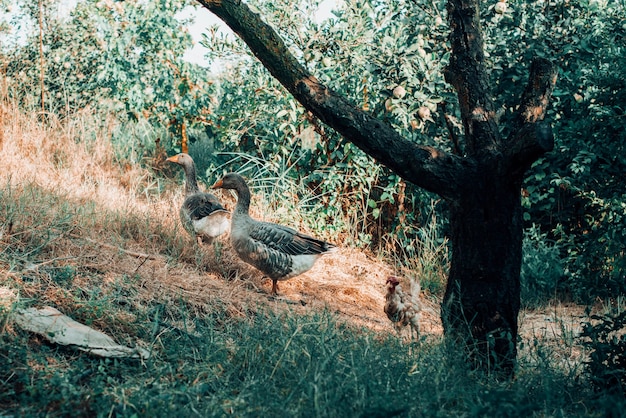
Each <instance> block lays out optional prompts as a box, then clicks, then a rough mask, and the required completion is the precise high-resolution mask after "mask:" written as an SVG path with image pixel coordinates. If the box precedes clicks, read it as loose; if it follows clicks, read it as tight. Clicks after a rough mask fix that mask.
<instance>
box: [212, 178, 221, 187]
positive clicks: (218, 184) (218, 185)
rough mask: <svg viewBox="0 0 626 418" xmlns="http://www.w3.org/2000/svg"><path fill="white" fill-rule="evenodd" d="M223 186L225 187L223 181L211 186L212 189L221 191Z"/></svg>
mask: <svg viewBox="0 0 626 418" xmlns="http://www.w3.org/2000/svg"><path fill="white" fill-rule="evenodd" d="M222 186H223V183H222V179H219V180H218V181H216V182H215V184H214V185H213V186H211V189H219V188H221V187H222Z"/></svg>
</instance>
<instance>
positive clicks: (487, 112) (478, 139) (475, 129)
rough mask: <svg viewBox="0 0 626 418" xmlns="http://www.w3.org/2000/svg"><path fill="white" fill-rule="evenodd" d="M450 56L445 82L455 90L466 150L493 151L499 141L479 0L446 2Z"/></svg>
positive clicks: (468, 151)
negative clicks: (487, 69)
mask: <svg viewBox="0 0 626 418" xmlns="http://www.w3.org/2000/svg"><path fill="white" fill-rule="evenodd" d="M447 8H448V16H449V19H450V29H451V32H450V44H451V47H452V54H451V55H450V63H449V64H448V67H447V68H446V70H445V73H444V75H445V78H446V81H447V82H448V83H450V84H452V86H454V88H455V89H456V91H457V95H458V98H459V105H460V110H461V118H462V120H463V126H464V128H465V142H466V147H465V151H466V152H467V154H468V156H472V155H475V154H478V153H481V152H483V151H489V150H492V151H495V150H496V149H497V146H498V144H499V143H500V141H501V138H500V134H499V130H498V126H497V123H496V119H495V112H494V109H493V102H492V99H491V90H490V88H489V80H488V77H487V71H485V63H484V60H485V56H484V51H483V38H482V31H481V27H480V10H479V2H478V0H450V1H448V5H447Z"/></svg>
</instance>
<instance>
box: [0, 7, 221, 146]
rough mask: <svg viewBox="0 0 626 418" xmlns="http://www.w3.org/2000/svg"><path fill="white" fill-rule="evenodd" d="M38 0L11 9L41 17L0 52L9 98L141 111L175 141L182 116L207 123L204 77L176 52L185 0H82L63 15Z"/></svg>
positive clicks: (139, 116) (48, 107)
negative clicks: (35, 25) (40, 6)
mask: <svg viewBox="0 0 626 418" xmlns="http://www.w3.org/2000/svg"><path fill="white" fill-rule="evenodd" d="M44 3H45V6H44V8H43V9H42V10H41V11H40V10H38V9H37V8H34V9H32V10H30V12H28V10H29V9H28V8H27V9H25V11H24V13H22V14H21V15H19V14H18V16H20V17H22V20H24V21H25V23H24V24H27V22H29V21H31V22H32V21H34V22H37V21H40V28H41V32H39V31H35V32H27V36H26V40H25V43H24V45H16V46H15V47H14V48H12V49H9V50H8V51H6V56H4V57H2V58H3V68H4V72H5V75H6V77H7V78H6V79H7V86H6V88H7V95H8V97H9V98H11V99H14V100H17V101H19V102H20V103H22V105H23V106H24V107H25V108H35V109H36V108H38V107H39V108H40V109H41V110H42V111H46V112H50V113H58V114H63V115H65V116H66V117H67V116H68V115H69V114H71V113H73V112H76V111H77V110H79V109H83V108H85V107H91V108H95V109H99V111H101V112H103V113H104V112H113V113H115V114H116V115H117V116H118V118H121V120H122V121H125V120H130V121H138V120H144V119H145V120H147V121H148V122H149V123H150V124H152V125H153V126H165V127H167V128H168V129H170V130H171V132H172V134H174V135H175V138H176V140H175V141H174V144H176V143H177V142H178V139H179V138H180V137H181V135H182V134H183V131H182V129H183V126H184V125H185V124H187V125H192V126H193V125H194V124H200V125H206V124H208V123H210V121H209V114H210V111H211V107H212V103H211V97H212V94H213V93H212V91H211V83H210V82H209V81H208V80H207V79H206V76H205V75H204V74H203V72H202V70H201V69H199V68H198V67H197V66H195V65H192V64H190V63H188V62H186V61H184V60H183V59H182V57H183V54H184V52H185V51H186V49H188V48H190V47H191V36H190V35H189V33H188V32H187V30H186V29H185V26H184V24H185V22H180V21H178V20H177V19H176V18H175V17H174V16H175V14H176V13H177V12H178V11H179V10H181V9H182V8H183V7H184V6H185V5H186V4H187V1H185V0H173V1H170V0H160V1H155V2H143V1H130V2H115V1H112V0H104V1H96V0H85V1H81V2H78V4H77V5H76V7H75V8H74V9H73V10H72V12H71V14H70V16H69V17H68V18H67V19H66V20H63V19H57V18H54V17H53V15H52V12H51V11H52V10H53V6H54V4H53V3H48V2H44ZM16 18H17V17H16ZM29 18H30V20H29ZM40 18H41V19H40ZM40 33H41V39H40V38H39V36H40ZM40 42H41V45H42V47H43V49H41V50H42V51H43V56H41V54H40ZM42 87H43V92H42ZM42 95H43V97H44V103H43V104H41V103H40V97H41V96H42Z"/></svg>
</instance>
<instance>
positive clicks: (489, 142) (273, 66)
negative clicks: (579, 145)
mask: <svg viewBox="0 0 626 418" xmlns="http://www.w3.org/2000/svg"><path fill="white" fill-rule="evenodd" d="M198 1H199V3H200V4H202V5H203V6H204V7H206V8H207V9H208V10H210V11H211V12H213V13H214V14H215V15H217V16H218V17H219V18H220V19H222V20H223V21H224V22H225V23H226V24H227V25H228V26H229V27H230V28H231V29H232V30H233V31H234V32H235V33H236V34H237V35H238V36H239V37H240V38H241V39H242V40H243V41H244V42H245V43H246V44H247V45H248V47H249V48H250V50H251V51H252V53H253V54H254V55H255V56H256V57H257V58H258V59H259V60H260V61H261V62H262V64H263V65H264V66H265V67H266V68H267V69H268V70H269V71H270V73H271V74H272V75H273V76H274V77H275V78H276V79H277V80H278V81H279V82H280V83H281V84H282V85H283V86H284V87H285V88H286V89H287V90H288V91H289V92H290V93H291V94H292V95H293V96H294V97H295V98H296V100H298V101H299V102H300V103H301V104H302V105H303V106H304V107H305V108H306V109H307V110H308V111H310V112H312V113H313V114H314V115H315V116H316V117H317V118H319V119H320V120H321V121H322V122H324V123H325V124H327V125H328V126H330V127H332V128H333V129H335V130H336V131H337V132H338V133H340V134H341V135H343V136H344V137H345V138H346V139H347V140H348V141H350V142H352V143H353V144H355V145H356V146H358V147H359V148H360V149H361V150H363V151H364V152H365V153H367V154H368V155H370V156H371V157H373V158H375V159H376V160H377V161H378V162H379V163H381V164H384V165H385V166H387V167H389V168H390V169H391V170H393V171H394V172H395V173H397V174H398V175H400V176H401V177H403V178H404V179H405V180H407V181H410V182H412V183H413V184H415V185H417V186H419V187H422V188H424V189H426V190H429V191H431V192H434V193H437V194H438V195H440V196H441V197H443V198H444V199H446V200H447V201H448V202H449V204H450V207H451V211H450V225H451V237H450V243H451V249H452V259H451V266H450V275H449V278H448V284H447V289H446V294H445V297H444V302H443V304H442V320H443V324H444V330H445V334H446V335H447V336H449V337H452V338H453V339H455V340H457V341H458V342H460V343H461V344H462V346H463V347H464V348H465V349H467V350H468V354H469V357H470V359H471V360H472V362H473V363H474V364H476V365H477V366H480V367H483V368H486V369H488V370H498V371H500V372H503V373H504V374H505V375H509V376H510V375H512V373H513V370H514V365H515V359H516V355H517V348H516V346H517V315H518V312H519V305H520V301H519V294H520V286H519V276H520V266H521V257H522V250H521V249H522V208H521V202H520V189H521V183H522V180H523V176H524V173H525V172H526V170H527V169H528V168H529V167H530V165H531V164H532V163H533V162H534V161H535V160H536V159H537V158H539V156H541V155H542V154H543V153H545V152H547V151H550V150H551V149H552V147H553V137H552V131H551V128H550V126H549V125H548V124H546V123H544V122H542V120H543V117H544V115H545V111H546V107H547V105H548V102H549V100H550V95H551V92H552V88H553V87H554V84H555V82H556V67H555V66H554V65H552V64H551V63H550V62H549V61H547V60H543V59H537V60H535V61H534V62H533V63H532V65H531V70H530V77H529V81H528V85H527V86H526V90H525V92H524V94H523V95H522V97H521V99H520V104H519V107H518V109H517V114H516V118H515V122H514V126H513V127H512V128H513V129H512V132H513V133H512V134H511V135H510V136H509V137H508V138H502V137H501V135H500V130H499V128H498V122H497V120H496V118H495V112H494V109H493V101H492V98H491V92H490V89H489V80H488V75H487V72H486V71H485V67H484V54H483V41H482V32H481V27H480V16H479V7H478V6H479V2H478V0H449V1H448V6H447V9H448V17H449V21H450V28H451V34H450V42H451V45H452V55H451V61H450V65H449V67H448V68H447V71H446V74H445V76H446V80H447V81H448V82H449V83H450V84H451V85H452V86H453V87H454V88H455V89H456V91H457V94H458V98H459V103H460V107H461V116H462V120H463V126H464V130H465V132H464V135H465V136H464V138H465V142H464V144H465V149H464V154H463V155H453V154H450V153H447V152H445V151H442V150H438V149H434V148H431V147H426V146H421V145H417V144H415V143H413V142H411V141H409V140H407V139H405V138H403V137H402V136H400V135H399V134H398V133H397V132H396V131H395V130H393V129H392V128H391V127H390V126H389V125H387V124H385V123H383V122H382V121H380V120H378V119H376V118H374V117H372V116H371V115H370V114H369V113H367V112H365V111H362V110H360V109H358V108H357V107H356V106H354V105H352V104H351V103H349V102H348V101H347V100H346V99H345V98H343V97H342V96H341V95H340V94H338V93H336V92H334V91H332V90H330V89H329V88H327V87H326V86H324V85H323V84H321V83H320V82H319V81H318V80H317V79H316V78H315V77H314V76H313V75H311V74H310V73H309V72H308V71H307V70H306V68H304V66H303V65H301V64H300V63H299V62H298V61H297V60H296V59H295V57H294V56H293V55H292V54H291V53H290V51H289V50H288V48H287V46H286V45H285V43H284V42H283V41H282V39H281V38H280V37H279V36H278V34H277V33H276V32H275V31H274V30H273V29H272V27H270V26H269V25H267V24H266V23H265V22H264V21H263V20H262V18H261V17H260V16H259V15H258V14H256V13H254V12H252V11H251V10H250V9H249V8H248V6H247V5H246V4H245V3H242V2H241V1H239V0H198Z"/></svg>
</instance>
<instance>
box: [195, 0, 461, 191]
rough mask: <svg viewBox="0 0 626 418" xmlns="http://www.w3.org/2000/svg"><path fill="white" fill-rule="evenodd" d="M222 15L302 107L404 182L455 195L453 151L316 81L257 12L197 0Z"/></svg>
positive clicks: (222, 1) (226, 1)
mask: <svg viewBox="0 0 626 418" xmlns="http://www.w3.org/2000/svg"><path fill="white" fill-rule="evenodd" d="M198 2H199V3H200V4H202V5H203V6H204V7H205V8H207V9H208V10H209V11H211V12H212V13H214V14H215V15H216V16H217V17H219V18H220V19H222V20H223V21H224V23H226V24H227V25H228V26H229V27H230V28H231V29H232V30H233V31H234V32H235V33H236V34H237V35H238V36H239V37H240V38H241V39H242V40H243V41H244V42H245V43H246V44H247V45H248V47H249V48H250V50H251V51H252V53H253V54H254V55H255V56H256V57H257V58H258V59H259V60H260V61H261V63H262V64H263V65H264V66H265V67H266V68H267V69H268V70H269V72H270V73H271V74H272V76H274V77H275V78H276V79H277V80H278V81H279V82H280V83H281V84H282V85H283V86H284V87H285V88H286V89H287V90H288V91H289V92H290V93H291V94H292V95H293V96H294V98H295V99H296V100H298V102H300V104H302V106H304V107H305V108H306V109H307V110H308V111H310V112H311V113H313V114H314V115H315V116H316V117H317V118H319V119H320V120H321V121H322V122H324V123H325V124H326V125H328V126H330V127H331V128H333V129H335V130H336V131H337V132H338V133H339V134H341V135H342V136H344V137H345V138H346V139H347V140H348V141H350V142H352V143H353V144H354V145H356V146H357V147H358V148H360V149H361V150H363V151H364V152H365V153H367V154H368V155H370V156H371V157H373V158H375V159H376V160H377V161H378V162H379V163H381V164H384V165H385V166H387V167H388V168H390V169H391V170H392V171H394V172H395V173H397V174H398V175H400V176H401V177H402V178H404V179H405V180H407V181H410V182H411V183H413V184H415V185H417V186H419V187H422V188H424V189H426V190H429V191H432V192H435V193H437V194H439V195H440V196H442V197H444V198H452V197H454V196H455V195H456V187H457V186H458V185H459V184H460V183H461V180H462V179H463V177H464V176H463V172H464V169H465V168H466V167H465V166H464V163H463V161H462V159H461V158H460V157H458V156H455V155H451V154H448V153H445V152H443V151H439V150H436V149H434V148H431V147H426V146H421V145H417V144H415V143H413V142H411V141H409V140H407V139H405V138H403V137H402V136H401V135H399V134H398V133H397V132H396V131H395V130H394V129H393V128H392V127H391V126H389V125H387V124H384V123H383V122H381V121H380V120H378V119H376V118H374V117H373V116H371V115H370V114H369V113H367V112H364V111H363V110H361V109H359V108H357V107H356V106H354V105H353V104H351V103H349V102H348V101H347V100H345V99H344V98H343V97H342V96H341V95H339V94H338V93H336V92H334V91H332V90H331V89H329V88H327V87H326V86H324V85H323V84H322V83H320V82H319V81H318V80H317V79H316V78H315V77H314V76H312V75H311V74H310V73H309V72H308V71H307V69H306V68H304V67H303V66H302V65H301V64H300V63H299V62H298V60H297V59H296V58H295V57H294V56H293V55H292V54H291V52H290V51H289V49H288V48H287V46H286V45H285V43H284V42H283V40H282V39H281V38H280V36H279V35H278V34H277V33H276V32H275V31H274V29H273V28H272V27H271V26H269V25H268V24H266V23H265V22H264V21H263V20H262V19H261V18H260V17H259V15H258V14H256V13H254V12H252V11H251V10H250V8H249V7H248V6H247V5H246V4H245V3H243V2H241V1H238V0H198Z"/></svg>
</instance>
